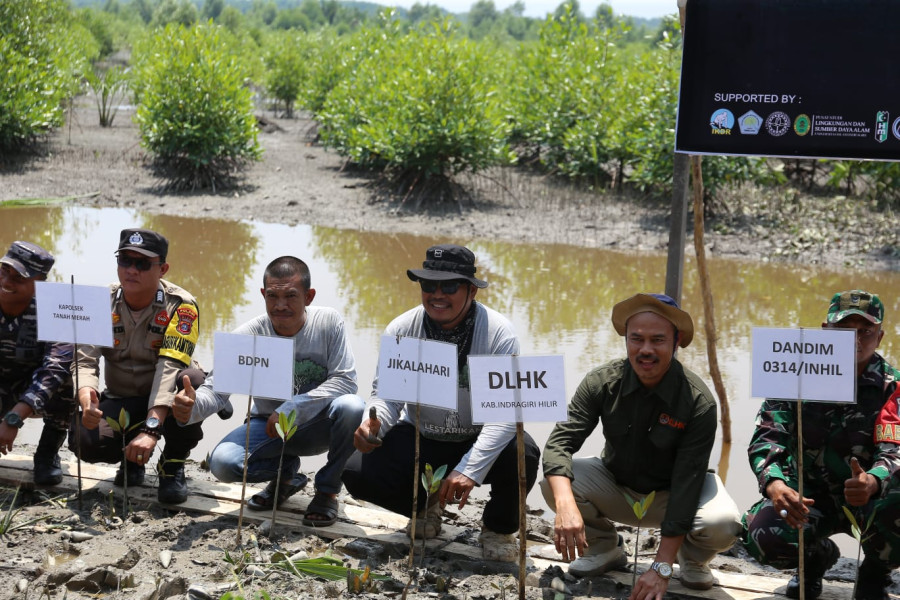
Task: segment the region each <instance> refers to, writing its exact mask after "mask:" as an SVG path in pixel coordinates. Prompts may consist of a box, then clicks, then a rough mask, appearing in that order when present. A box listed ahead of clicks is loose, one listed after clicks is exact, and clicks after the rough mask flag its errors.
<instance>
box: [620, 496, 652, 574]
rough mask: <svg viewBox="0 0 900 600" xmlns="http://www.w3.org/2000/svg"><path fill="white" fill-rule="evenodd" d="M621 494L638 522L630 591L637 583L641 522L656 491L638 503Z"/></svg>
mask: <svg viewBox="0 0 900 600" xmlns="http://www.w3.org/2000/svg"><path fill="white" fill-rule="evenodd" d="M622 493H623V494H625V500H627V501H628V504H630V505H631V510H632V511H634V516H635V517H637V520H638V527H637V533H635V535H634V569H632V571H631V589H634V586H635V584H636V583H637V559H638V548H640V547H641V546H640V544H639V542H640V540H641V521H643V520H644V517H645V516H647V511H649V510H650V505H651V504H653V499H654V498H656V491H652V492H650V493H649V494H647V495H646V496H644V498H643V499H642V500H641V501H640V502H638V501H636V500H635V499H634V498H632V497H631V496H629V495H628V494H627V493H625V492H622Z"/></svg>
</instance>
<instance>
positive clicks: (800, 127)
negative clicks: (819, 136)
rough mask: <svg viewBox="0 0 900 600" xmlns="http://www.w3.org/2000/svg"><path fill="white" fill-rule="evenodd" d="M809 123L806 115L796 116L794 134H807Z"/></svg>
mask: <svg viewBox="0 0 900 600" xmlns="http://www.w3.org/2000/svg"><path fill="white" fill-rule="evenodd" d="M810 125H811V123H810V121H809V117H808V116H807V115H797V118H796V119H794V133H796V134H797V135H800V136H804V135H806V134H807V133H809V128H810Z"/></svg>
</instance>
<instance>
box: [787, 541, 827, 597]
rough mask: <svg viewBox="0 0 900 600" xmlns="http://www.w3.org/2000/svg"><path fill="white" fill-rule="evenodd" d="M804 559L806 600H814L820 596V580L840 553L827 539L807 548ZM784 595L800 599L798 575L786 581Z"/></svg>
mask: <svg viewBox="0 0 900 600" xmlns="http://www.w3.org/2000/svg"><path fill="white" fill-rule="evenodd" d="M804 554H805V558H806V566H805V569H806V572H805V575H806V581H804V583H805V584H806V585H805V587H806V598H807V600H815V598H818V597H819V596H821V595H822V578H823V577H824V576H825V572H826V571H827V570H828V569H830V568H831V567H833V566H834V563H836V562H837V559H838V558H840V557H841V551H840V550H838V547H837V545H836V544H835V543H834V542H832V541H831V539H829V538H825V539H822V540H819V541H818V542H816V543H815V544H813V546H812V547H811V548H807V549H806V552H805V553H804ZM784 595H785V596H787V597H788V598H799V597H800V575H799V574H795V575H794V576H793V577H791V580H790V581H788V584H787V589H786V590H785V591H784Z"/></svg>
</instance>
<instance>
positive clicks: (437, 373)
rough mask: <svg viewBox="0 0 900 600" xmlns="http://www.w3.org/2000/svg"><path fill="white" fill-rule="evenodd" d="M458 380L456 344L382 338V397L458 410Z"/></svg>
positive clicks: (379, 382) (388, 336)
mask: <svg viewBox="0 0 900 600" xmlns="http://www.w3.org/2000/svg"><path fill="white" fill-rule="evenodd" d="M458 378H459V365H458V364H457V358H456V344H448V343H447V342H438V341H436V340H422V339H419V338H414V337H402V336H400V337H398V336H394V335H383V336H381V350H380V352H379V353H378V390H377V393H378V397H379V398H383V399H385V400H395V401H397V402H412V403H415V404H427V405H429V406H437V407H439V408H446V409H448V410H456V405H457V401H456V399H457V385H458V383H457V382H458Z"/></svg>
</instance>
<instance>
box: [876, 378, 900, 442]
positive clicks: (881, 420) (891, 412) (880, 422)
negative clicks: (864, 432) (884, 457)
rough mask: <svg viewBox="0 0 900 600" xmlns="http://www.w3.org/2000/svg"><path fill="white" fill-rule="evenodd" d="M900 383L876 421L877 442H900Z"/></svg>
mask: <svg viewBox="0 0 900 600" xmlns="http://www.w3.org/2000/svg"><path fill="white" fill-rule="evenodd" d="M898 408H900V385H898V386H897V389H895V390H894V393H893V394H891V397H890V398H888V401H887V402H885V403H884V406H883V407H882V408H881V412H880V413H879V414H878V419H877V420H876V421H875V443H876V444H880V443H882V442H890V443H892V444H900V411H898Z"/></svg>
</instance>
